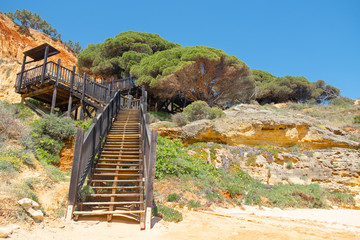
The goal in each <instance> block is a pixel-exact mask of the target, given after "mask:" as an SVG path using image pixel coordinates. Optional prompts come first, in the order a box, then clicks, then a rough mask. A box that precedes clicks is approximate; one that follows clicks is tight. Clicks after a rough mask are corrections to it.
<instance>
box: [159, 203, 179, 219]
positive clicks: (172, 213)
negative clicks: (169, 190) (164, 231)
mask: <svg viewBox="0 0 360 240" xmlns="http://www.w3.org/2000/svg"><path fill="white" fill-rule="evenodd" d="M154 216H157V217H161V218H163V219H164V221H166V222H180V221H182V220H183V216H182V214H181V213H180V212H179V211H177V210H175V209H173V208H170V207H167V206H164V205H161V204H157V205H156V206H155V209H154Z"/></svg>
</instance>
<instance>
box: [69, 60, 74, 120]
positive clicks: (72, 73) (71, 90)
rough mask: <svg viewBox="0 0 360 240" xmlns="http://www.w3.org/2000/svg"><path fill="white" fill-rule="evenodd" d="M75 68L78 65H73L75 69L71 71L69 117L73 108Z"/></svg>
mask: <svg viewBox="0 0 360 240" xmlns="http://www.w3.org/2000/svg"><path fill="white" fill-rule="evenodd" d="M75 69H76V67H75V66H73V69H72V71H71V79H70V93H69V104H68V110H67V116H68V117H70V114H71V112H72V110H71V108H72V97H73V91H74V79H75Z"/></svg>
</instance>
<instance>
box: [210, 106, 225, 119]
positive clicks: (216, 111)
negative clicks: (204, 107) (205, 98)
mask: <svg viewBox="0 0 360 240" xmlns="http://www.w3.org/2000/svg"><path fill="white" fill-rule="evenodd" d="M223 116H225V113H224V112H223V110H221V109H220V108H217V107H212V108H210V109H209V110H208V117H209V119H215V118H221V117H223Z"/></svg>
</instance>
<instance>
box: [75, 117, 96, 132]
mask: <svg viewBox="0 0 360 240" xmlns="http://www.w3.org/2000/svg"><path fill="white" fill-rule="evenodd" d="M91 124H92V120H91V119H90V120H88V121H82V120H79V121H76V127H78V128H82V129H84V130H85V132H87V131H88V130H89V128H90V126H91Z"/></svg>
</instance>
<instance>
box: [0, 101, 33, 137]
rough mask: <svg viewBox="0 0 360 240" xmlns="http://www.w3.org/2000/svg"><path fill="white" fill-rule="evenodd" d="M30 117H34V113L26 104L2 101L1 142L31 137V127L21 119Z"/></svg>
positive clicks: (0, 112)
mask: <svg viewBox="0 0 360 240" xmlns="http://www.w3.org/2000/svg"><path fill="white" fill-rule="evenodd" d="M29 117H32V114H31V113H30V112H29V109H28V108H26V107H25V106H24V105H22V104H10V103H7V102H1V101H0V142H4V143H5V142H7V141H10V140H18V141H22V140H26V139H27V138H28V137H29V128H28V127H27V126H26V125H24V124H23V123H22V122H21V120H25V119H27V118H29Z"/></svg>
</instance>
